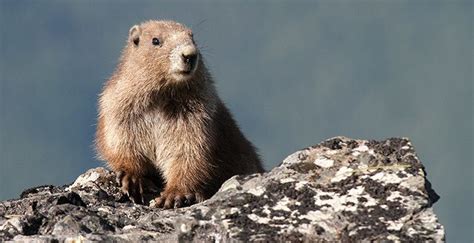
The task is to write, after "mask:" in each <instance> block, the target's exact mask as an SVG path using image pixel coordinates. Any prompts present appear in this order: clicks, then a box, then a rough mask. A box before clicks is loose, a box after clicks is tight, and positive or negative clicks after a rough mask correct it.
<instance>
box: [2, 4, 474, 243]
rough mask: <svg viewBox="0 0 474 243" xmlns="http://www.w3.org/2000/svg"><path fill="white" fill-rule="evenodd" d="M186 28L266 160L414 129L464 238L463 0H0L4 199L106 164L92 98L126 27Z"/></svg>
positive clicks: (454, 230)
mask: <svg viewBox="0 0 474 243" xmlns="http://www.w3.org/2000/svg"><path fill="white" fill-rule="evenodd" d="M146 19H173V20H176V21H179V22H182V23H184V24H187V25H188V26H190V27H192V28H193V29H194V32H195V36H196V39H197V42H198V44H199V45H200V46H201V48H202V52H203V54H204V56H205V59H206V62H207V65H208V67H209V69H210V71H211V72H212V74H213V76H214V78H215V80H216V83H217V87H218V90H219V93H220V95H221V97H222V99H223V100H224V101H225V102H226V103H227V105H228V106H229V108H230V109H231V110H232V112H233V113H234V115H235V118H236V119H237V120H238V123H239V124H240V125H241V127H242V130H243V131H244V133H245V134H246V135H247V136H248V137H249V139H250V140H252V141H253V142H254V144H255V145H256V146H257V147H258V148H259V149H260V153H261V154H262V156H263V158H264V160H265V166H266V168H267V169H271V168H272V167H274V166H275V165H277V164H278V163H279V162H280V161H281V160H282V159H283V158H284V157H285V156H286V155H289V154H290V153H292V152H294V151H295V150H297V149H300V148H303V147H306V146H309V145H312V144H316V143H318V142H320V141H321V140H323V139H326V138H329V137H333V136H337V135H345V136H348V137H353V138H364V139H382V138H386V137H400V136H405V137H410V138H411V139H412V141H413V144H414V146H415V148H416V150H417V152H418V155H419V157H420V159H421V160H422V161H423V163H424V164H425V166H426V171H427V172H428V177H429V179H430V181H431V182H432V184H433V187H434V189H435V190H436V191H437V192H438V193H439V194H440V196H441V200H440V201H439V202H438V203H437V204H436V207H435V209H436V213H437V214H438V216H439V217H440V220H441V222H442V223H443V224H444V225H445V226H446V229H447V237H448V240H449V241H452V242H460V241H464V242H472V241H473V240H474V239H473V234H472V229H473V228H474V215H473V210H472V205H473V203H474V201H473V199H474V196H473V187H474V185H473V184H474V181H473V178H474V177H473V172H474V171H473V152H472V150H473V123H472V122H473V96H472V84H473V81H474V80H473V72H472V70H473V49H474V48H473V43H474V42H473V29H472V26H473V3H472V1H369V0H365V1H328V0H323V1H311V2H310V1H276V2H270V1H268V2H260V3H252V2H249V1H227V2H218V1H201V2H197V1H196V2H195V1H192V2H191V1H174V2H173V1H165V2H160V1H133V2H131V1H130V2H128V1H41V2H40V1H8V0H5V1H1V2H0V82H1V83H0V199H7V198H13V197H17V196H18V195H19V193H20V192H21V190H22V189H24V188H27V187H30V186H34V185H40V184H56V185H61V184H65V183H69V182H71V181H73V180H74V178H75V177H77V175H79V174H80V173H82V172H84V171H85V170H87V169H88V168H92V167H96V166H100V165H102V164H101V162H99V161H97V160H96V159H95V158H94V150H93V148H92V144H93V142H92V141H93V135H94V130H95V122H96V118H95V117H96V101H97V95H98V93H99V92H100V89H101V86H102V84H103V82H104V81H105V80H106V79H107V78H108V77H109V76H110V75H111V73H112V72H113V70H114V67H115V65H116V62H117V59H118V57H119V55H120V51H121V49H122V46H123V45H124V43H125V40H126V38H127V33H128V29H129V28H130V26H132V25H133V24H136V23H139V22H141V21H143V20H146Z"/></svg>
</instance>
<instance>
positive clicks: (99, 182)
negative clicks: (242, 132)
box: [0, 137, 445, 242]
mask: <svg viewBox="0 0 474 243" xmlns="http://www.w3.org/2000/svg"><path fill="white" fill-rule="evenodd" d="M438 198H439V197H438V196H437V195H436V193H435V192H434V191H433V190H432V189H431V186H430V184H429V182H428V181H427V180H426V177H425V172H424V169H423V165H422V164H421V163H420V161H419V160H418V158H417V156H416V154H415V151H414V149H413V147H412V145H411V143H410V141H409V140H408V139H406V138H391V139H387V140H384V141H372V140H371V141H365V140H353V139H348V138H345V137H337V138H333V139H329V140H327V141H324V142H322V143H320V144H318V145H315V146H312V147H309V148H306V149H303V150H300V151H298V152H296V153H294V154H292V155H290V156H288V157H287V158H286V159H285V160H284V161H283V162H282V163H281V164H280V165H279V166H278V167H276V168H274V169H273V170H271V171H269V172H267V173H264V174H254V175H247V176H234V177H233V178H231V179H229V180H228V181H227V182H225V183H224V184H223V185H222V187H221V189H220V190H219V192H217V193H216V194H215V195H214V196H213V197H212V198H210V199H209V200H206V201H204V202H203V203H200V204H196V205H193V206H191V207H187V208H181V209H174V210H162V209H156V208H153V207H149V206H144V205H136V204H133V203H131V202H130V201H129V200H128V198H127V197H126V196H125V195H124V194H123V193H122V192H121V191H120V189H119V187H118V185H117V184H116V182H115V175H114V174H113V173H112V172H110V171H108V170H106V169H104V168H100V167H99V168H95V169H91V170H89V171H87V172H86V173H84V174H83V175H81V176H79V177H78V178H77V180H76V181H75V182H74V183H73V184H71V185H68V186H62V187H55V186H40V187H36V188H32V189H28V190H26V191H25V192H23V193H22V194H21V198H20V199H15V200H8V201H3V202H0V240H15V241H17V240H18V241H23V240H35V241H53V240H60V241H63V240H68V241H69V240H88V241H96V240H97V241H103V240H107V241H142V240H153V241H164V242H175V241H205V242H207V241H215V242H229V241H291V242H300V241H305V242H313V241H331V242H332V241H385V240H392V241H410V242H419V241H435V242H442V241H444V239H445V236H444V235H445V233H444V228H443V226H442V225H441V224H440V223H439V222H438V219H437V217H436V215H435V214H434V213H433V209H432V207H431V206H432V204H433V203H435V202H436V200H437V199H438ZM152 203H153V202H152Z"/></svg>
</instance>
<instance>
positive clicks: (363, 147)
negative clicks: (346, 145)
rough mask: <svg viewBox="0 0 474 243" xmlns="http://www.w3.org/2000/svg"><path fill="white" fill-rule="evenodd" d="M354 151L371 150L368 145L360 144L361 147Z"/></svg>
mask: <svg viewBox="0 0 474 243" xmlns="http://www.w3.org/2000/svg"><path fill="white" fill-rule="evenodd" d="M353 151H358V152H367V151H369V147H367V145H360V146H359V147H357V148H355V149H353Z"/></svg>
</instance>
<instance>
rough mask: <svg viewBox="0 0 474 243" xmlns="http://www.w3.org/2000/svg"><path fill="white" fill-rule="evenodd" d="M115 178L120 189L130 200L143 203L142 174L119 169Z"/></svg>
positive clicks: (143, 182)
mask: <svg viewBox="0 0 474 243" xmlns="http://www.w3.org/2000/svg"><path fill="white" fill-rule="evenodd" d="M116 179H117V183H118V184H119V185H120V186H121V187H122V191H123V192H124V193H126V194H127V196H128V197H129V198H130V200H132V201H133V202H134V203H137V204H144V203H145V199H144V191H143V188H144V184H145V181H144V179H143V177H142V176H137V175H133V174H127V173H125V172H124V171H119V172H118V173H117V178H116Z"/></svg>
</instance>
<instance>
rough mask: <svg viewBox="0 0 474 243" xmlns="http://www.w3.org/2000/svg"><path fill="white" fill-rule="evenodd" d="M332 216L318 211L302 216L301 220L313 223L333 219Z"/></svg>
mask: <svg viewBox="0 0 474 243" xmlns="http://www.w3.org/2000/svg"><path fill="white" fill-rule="evenodd" d="M331 217H332V216H331V215H330V214H328V213H323V212H321V211H319V210H317V211H308V212H307V213H306V214H303V215H300V216H299V218H300V219H308V220H310V221H312V222H319V221H322V220H326V219H329V218H331Z"/></svg>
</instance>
